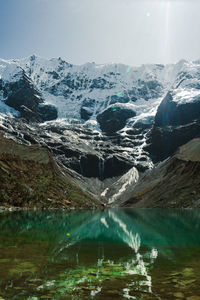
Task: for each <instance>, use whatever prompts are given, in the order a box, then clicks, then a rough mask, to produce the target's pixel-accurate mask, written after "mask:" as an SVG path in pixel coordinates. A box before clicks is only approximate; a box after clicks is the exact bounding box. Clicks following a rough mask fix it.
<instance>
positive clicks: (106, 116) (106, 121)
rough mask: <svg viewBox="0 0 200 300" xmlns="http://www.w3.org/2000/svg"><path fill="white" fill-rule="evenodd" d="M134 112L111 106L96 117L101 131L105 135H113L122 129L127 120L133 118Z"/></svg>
mask: <svg viewBox="0 0 200 300" xmlns="http://www.w3.org/2000/svg"><path fill="white" fill-rule="evenodd" d="M135 116H136V113H135V111H133V110H131V109H130V108H126V107H123V106H121V105H113V106H110V107H109V108H107V109H105V110H104V111H103V112H102V113H100V114H99V115H98V116H97V121H98V122H99V124H100V127H101V130H102V131H103V132H106V133H107V134H112V133H115V132H116V131H118V130H120V129H122V128H124V126H125V124H126V121H127V120H128V119H129V118H132V117H135Z"/></svg>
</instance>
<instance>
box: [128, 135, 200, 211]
mask: <svg viewBox="0 0 200 300" xmlns="http://www.w3.org/2000/svg"><path fill="white" fill-rule="evenodd" d="M199 183H200V139H199V138H198V139H194V140H192V141H190V142H189V143H187V144H186V145H184V146H182V147H180V148H179V150H178V152H177V153H176V154H175V155H174V156H173V157H172V158H169V159H167V160H165V161H164V162H162V163H160V164H159V165H158V166H157V167H155V168H154V169H153V170H151V171H148V172H147V173H146V174H145V175H144V176H143V177H142V178H141V179H140V180H139V182H138V183H137V184H136V186H135V189H134V192H133V194H132V197H131V198H130V199H129V200H127V201H126V202H124V204H123V206H131V207H143V208H144V207H171V208H173V207H179V208H182V207H184V208H191V207H200V184H199Z"/></svg>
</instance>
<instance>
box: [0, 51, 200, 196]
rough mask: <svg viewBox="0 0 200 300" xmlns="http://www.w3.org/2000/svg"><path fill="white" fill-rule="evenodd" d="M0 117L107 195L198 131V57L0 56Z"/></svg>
mask: <svg viewBox="0 0 200 300" xmlns="http://www.w3.org/2000/svg"><path fill="white" fill-rule="evenodd" d="M188 112H189V113H188ZM0 117H1V119H0V131H2V132H3V133H4V135H5V136H7V137H9V138H12V139H15V140H16V141H18V142H20V143H25V144H34V143H35V144H41V145H43V146H45V147H48V148H49V149H50V150H51V152H52V154H53V155H54V156H55V157H56V158H57V159H58V160H59V162H60V163H62V164H63V165H64V166H65V167H67V168H69V169H70V170H73V171H75V172H76V173H77V174H79V175H80V176H82V177H83V178H98V179H99V180H100V181H101V184H99V190H98V194H99V195H100V194H102V193H103V195H104V194H106V193H107V194H108V195H109V199H110V201H111V200H112V201H114V199H115V198H116V199H119V198H120V195H119V194H118V192H117V191H123V192H124V190H125V188H124V186H125V187H126V190H127V189H128V190H129V192H130V189H129V187H130V186H131V185H134V184H135V181H136V179H135V178H137V179H138V178H139V174H140V173H142V172H144V171H145V170H146V169H149V168H152V166H153V162H154V161H158V160H160V159H163V158H166V157H167V156H169V155H171V154H172V153H173V151H175V150H176V149H177V147H178V146H180V145H181V144H183V143H184V142H187V141H189V140H190V139H191V138H193V137H197V136H198V134H199V133H200V121H199V120H200V61H194V62H188V61H185V60H181V61H179V62H178V63H177V64H170V65H160V64H156V65H142V66H140V67H132V66H127V65H123V64H106V65H97V64H95V63H86V64H84V65H81V66H77V65H72V64H69V63H68V62H66V61H64V60H62V59H61V58H58V59H57V58H54V59H50V60H47V59H42V58H39V57H37V56H35V55H32V56H30V57H28V58H24V59H15V60H9V61H6V60H0ZM10 117H11V118H10ZM46 121H48V122H46ZM177 132H178V133H177ZM185 133H187V134H185ZM183 136H185V137H184V138H183ZM166 137H167V138H166ZM169 140H170V143H169ZM169 144H170V145H169ZM131 169H132V171H133V173H134V176H132V175H131V176H132V178H133V180H130V183H127V180H126V179H127V178H129V175H128V174H129V173H127V174H126V172H128V171H130V172H132V171H131ZM130 174H132V173H130ZM135 174H136V175H137V176H136V175H135ZM120 176H122V177H121V178H120ZM110 178H113V179H112V181H108V182H109V183H108V182H106V181H105V180H107V179H109V180H110ZM79 179H80V178H79ZM81 180H82V179H81ZM102 182H104V184H102ZM128 182H129V180H128ZM115 183H116V184H115ZM109 185H110V186H111V187H110V189H109ZM87 188H88V186H87ZM89 188H90V189H92V187H91V181H90V184H89ZM91 191H92V192H94V190H91ZM106 191H107V192H106ZM116 195H117V196H116ZM103 197H104V196H103ZM104 198H105V197H104Z"/></svg>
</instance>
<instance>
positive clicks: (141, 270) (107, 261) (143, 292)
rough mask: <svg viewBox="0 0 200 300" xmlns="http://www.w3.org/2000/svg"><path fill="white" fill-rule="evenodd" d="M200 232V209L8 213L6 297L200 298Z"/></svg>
mask: <svg viewBox="0 0 200 300" xmlns="http://www.w3.org/2000/svg"><path fill="white" fill-rule="evenodd" d="M199 233H200V213H199V212H198V211H194V210H160V209H153V210H150V209H117V208H115V209H108V210H104V211H71V212H65V211H62V212H61V211H23V212H12V213H10V212H9V213H8V212H6V213H1V214H0V297H3V299H10V298H13V299H23V297H24V298H25V299H40V297H42V296H45V295H46V296H47V297H49V298H48V299H86V298H87V299H88V297H91V298H92V299H93V298H97V299H111V298H112V297H113V295H114V296H115V299H122V298H128V299H168V297H169V299H170V297H171V299H173V297H172V295H175V294H176V293H182V294H183V295H184V296H188V297H189V296H192V295H196V294H197V295H198V286H199V282H198V278H199V275H200V274H199V269H200V268H199V266H200V259H199V258H198V257H199V250H200V234H199ZM197 266H198V267H197ZM174 274H175V275H174ZM27 282H28V283H27ZM179 283H180V284H179ZM183 287H184V288H183ZM170 293H171V294H170ZM182 294H181V295H182ZM179 295H180V294H179ZM20 297H21V298H20ZM27 297H28V298H27ZM101 297H102V298H101ZM145 297H146V298H145ZM43 298H44V297H43Z"/></svg>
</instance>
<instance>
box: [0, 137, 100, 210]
mask: <svg viewBox="0 0 200 300" xmlns="http://www.w3.org/2000/svg"><path fill="white" fill-rule="evenodd" d="M0 206H5V207H26V208H34V207H36V208H44V207H45V208H70V207H72V206H74V207H78V208H79V207H82V208H89V207H93V208H94V207H99V203H98V201H97V200H96V199H94V198H93V197H92V196H91V195H89V194H87V193H85V192H83V191H82V190H81V189H80V188H79V187H78V186H77V185H76V184H75V183H73V181H72V179H70V177H69V175H66V174H65V173H64V170H63V169H62V167H60V166H59V165H57V163H56V162H55V161H54V160H53V158H52V156H51V155H50V153H49V152H48V150H47V149H45V148H41V147H38V146H25V145H21V144H17V143H15V142H14V141H12V140H8V139H6V138H3V137H2V136H0Z"/></svg>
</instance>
